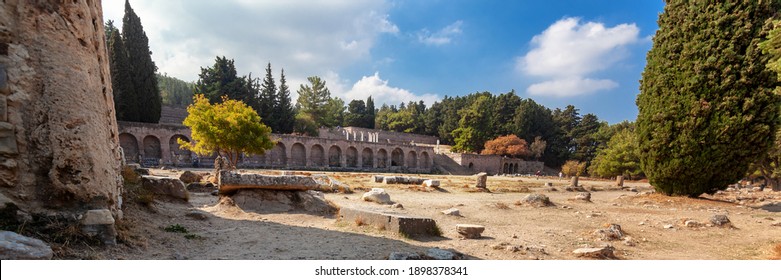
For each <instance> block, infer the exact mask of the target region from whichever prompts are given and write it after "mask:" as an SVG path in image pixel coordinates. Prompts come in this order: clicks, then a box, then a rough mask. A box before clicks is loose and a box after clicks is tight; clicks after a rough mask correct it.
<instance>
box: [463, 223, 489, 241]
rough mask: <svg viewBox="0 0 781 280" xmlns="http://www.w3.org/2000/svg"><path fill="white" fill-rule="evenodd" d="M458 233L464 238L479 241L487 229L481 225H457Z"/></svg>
mask: <svg viewBox="0 0 781 280" xmlns="http://www.w3.org/2000/svg"><path fill="white" fill-rule="evenodd" d="M456 231H457V232H458V234H460V235H461V236H463V237H464V238H467V239H479V238H480V236H481V234H482V233H483V231H485V227H484V226H481V225H469V224H457V225H456Z"/></svg>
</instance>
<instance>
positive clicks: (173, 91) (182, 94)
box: [157, 74, 195, 108]
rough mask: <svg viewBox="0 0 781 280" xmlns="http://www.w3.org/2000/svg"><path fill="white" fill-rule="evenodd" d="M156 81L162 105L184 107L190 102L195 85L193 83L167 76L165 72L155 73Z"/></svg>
mask: <svg viewBox="0 0 781 280" xmlns="http://www.w3.org/2000/svg"><path fill="white" fill-rule="evenodd" d="M157 83H158V85H159V87H160V96H161V97H162V98H163V105H166V106H173V107H181V108H186V107H187V105H190V104H191V103H192V101H193V89H194V87H195V85H194V84H193V83H188V82H185V81H182V80H180V79H177V78H174V77H169V76H168V75H167V74H162V75H161V74H157Z"/></svg>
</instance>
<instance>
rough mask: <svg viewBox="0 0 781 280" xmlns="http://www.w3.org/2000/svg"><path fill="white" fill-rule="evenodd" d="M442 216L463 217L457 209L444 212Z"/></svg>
mask: <svg viewBox="0 0 781 280" xmlns="http://www.w3.org/2000/svg"><path fill="white" fill-rule="evenodd" d="M442 214H445V215H448V216H461V212H460V211H458V209H456V208H450V209H447V210H444V211H442Z"/></svg>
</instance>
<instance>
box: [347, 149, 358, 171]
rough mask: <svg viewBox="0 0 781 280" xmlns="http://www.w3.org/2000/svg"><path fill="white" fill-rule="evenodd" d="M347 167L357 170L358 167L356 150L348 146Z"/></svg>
mask: <svg viewBox="0 0 781 280" xmlns="http://www.w3.org/2000/svg"><path fill="white" fill-rule="evenodd" d="M346 156H347V161H346V162H347V167H350V168H357V167H358V149H356V148H355V147H353V146H350V147H349V148H347V155H346Z"/></svg>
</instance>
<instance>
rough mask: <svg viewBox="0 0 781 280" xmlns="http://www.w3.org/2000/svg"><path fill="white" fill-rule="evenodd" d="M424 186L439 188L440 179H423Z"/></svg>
mask: <svg viewBox="0 0 781 280" xmlns="http://www.w3.org/2000/svg"><path fill="white" fill-rule="evenodd" d="M423 186H425V187H427V188H437V187H439V180H431V179H429V180H425V181H423Z"/></svg>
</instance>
